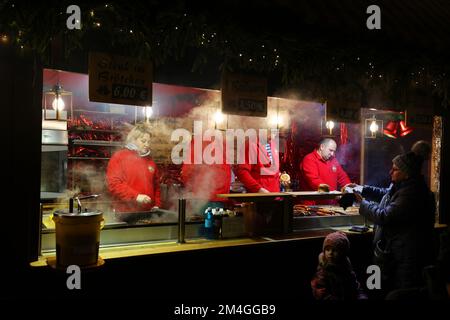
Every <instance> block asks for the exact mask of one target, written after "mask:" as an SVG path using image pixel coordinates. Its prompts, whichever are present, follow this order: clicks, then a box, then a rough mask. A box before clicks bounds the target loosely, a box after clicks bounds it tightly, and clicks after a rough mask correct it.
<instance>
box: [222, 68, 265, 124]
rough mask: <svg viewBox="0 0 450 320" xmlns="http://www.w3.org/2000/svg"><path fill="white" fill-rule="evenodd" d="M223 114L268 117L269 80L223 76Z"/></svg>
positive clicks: (253, 77) (239, 75)
mask: <svg viewBox="0 0 450 320" xmlns="http://www.w3.org/2000/svg"><path fill="white" fill-rule="evenodd" d="M222 112H223V113H225V114H235V115H241V116H256V117H266V116H267V79H265V78H260V77H255V76H250V75H242V74H232V73H228V72H225V73H224V74H223V75H222Z"/></svg>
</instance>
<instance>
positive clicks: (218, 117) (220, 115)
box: [213, 111, 224, 129]
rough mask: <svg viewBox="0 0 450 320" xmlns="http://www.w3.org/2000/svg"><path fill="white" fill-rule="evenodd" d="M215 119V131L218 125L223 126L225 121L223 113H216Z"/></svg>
mask: <svg viewBox="0 0 450 320" xmlns="http://www.w3.org/2000/svg"><path fill="white" fill-rule="evenodd" d="M213 119H214V125H215V129H217V125H218V124H221V123H222V122H223V120H224V116H223V113H222V111H216V113H214V116H213Z"/></svg>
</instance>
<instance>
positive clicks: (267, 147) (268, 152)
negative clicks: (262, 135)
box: [266, 143, 273, 163]
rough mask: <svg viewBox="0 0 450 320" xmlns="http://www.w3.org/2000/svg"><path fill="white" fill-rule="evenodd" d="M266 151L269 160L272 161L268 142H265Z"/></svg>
mask: <svg viewBox="0 0 450 320" xmlns="http://www.w3.org/2000/svg"><path fill="white" fill-rule="evenodd" d="M266 151H267V155H268V156H269V159H270V162H271V163H272V162H273V156H272V149H271V148H270V143H266Z"/></svg>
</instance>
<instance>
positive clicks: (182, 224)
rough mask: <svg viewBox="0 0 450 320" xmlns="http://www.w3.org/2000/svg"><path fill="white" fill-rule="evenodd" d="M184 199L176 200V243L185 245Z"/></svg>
mask: <svg viewBox="0 0 450 320" xmlns="http://www.w3.org/2000/svg"><path fill="white" fill-rule="evenodd" d="M185 222H186V199H183V198H181V199H178V241H177V242H178V243H186V241H184V235H185V231H186V225H185Z"/></svg>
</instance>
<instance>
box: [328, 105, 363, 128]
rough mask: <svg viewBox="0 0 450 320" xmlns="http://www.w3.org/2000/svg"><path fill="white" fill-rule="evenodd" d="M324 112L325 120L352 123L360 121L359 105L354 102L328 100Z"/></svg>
mask: <svg viewBox="0 0 450 320" xmlns="http://www.w3.org/2000/svg"><path fill="white" fill-rule="evenodd" d="M325 110H326V111H325V113H326V119H327V120H334V121H338V122H353V123H359V122H360V121H361V108H360V104H358V103H356V102H354V101H349V100H347V101H345V100H343V99H328V100H327V102H326V109H325Z"/></svg>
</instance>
